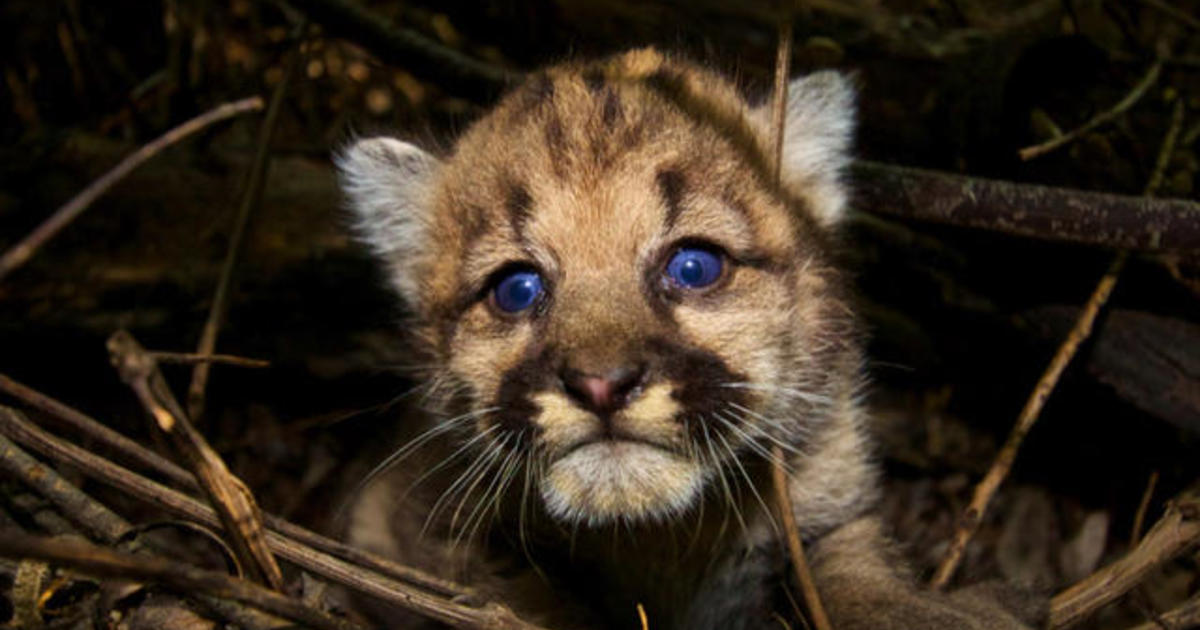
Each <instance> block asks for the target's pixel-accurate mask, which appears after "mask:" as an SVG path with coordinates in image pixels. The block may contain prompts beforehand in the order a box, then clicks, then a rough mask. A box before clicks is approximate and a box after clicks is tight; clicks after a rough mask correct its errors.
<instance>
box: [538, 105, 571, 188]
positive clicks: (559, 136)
mask: <svg viewBox="0 0 1200 630" xmlns="http://www.w3.org/2000/svg"><path fill="white" fill-rule="evenodd" d="M542 131H543V136H544V137H545V139H546V151H547V153H548V154H549V158H550V169H551V170H552V171H554V175H555V177H557V178H559V179H565V178H566V176H567V169H568V168H569V164H568V161H569V159H570V155H569V153H568V150H569V147H568V146H567V131H566V129H565V128H563V122H562V119H561V118H559V116H558V113H557V112H551V113H550V115H549V116H548V117H547V120H546V125H545V127H544V128H543V130H542Z"/></svg>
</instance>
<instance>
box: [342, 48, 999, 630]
mask: <svg viewBox="0 0 1200 630" xmlns="http://www.w3.org/2000/svg"><path fill="white" fill-rule="evenodd" d="M789 93H790V97H789V100H788V104H787V106H788V111H787V127H786V128H787V133H786V136H785V139H784V157H783V160H782V168H781V170H782V177H781V179H782V185H778V184H776V183H775V182H774V181H772V178H771V176H770V169H769V168H768V165H769V162H770V160H769V159H768V157H767V155H768V153H767V151H768V146H769V144H770V142H769V136H770V133H769V129H768V121H769V120H770V116H769V114H768V112H767V111H765V109H764V108H754V107H751V106H749V105H748V104H747V102H746V101H745V100H744V99H743V98H742V97H741V95H740V94H739V93H738V92H737V90H736V89H735V88H734V87H733V86H732V85H731V84H730V83H728V82H727V81H725V80H724V79H722V78H721V77H719V76H718V75H716V74H714V73H712V72H710V71H709V70H707V69H704V68H701V67H698V66H695V65H693V64H690V63H687V62H684V61H682V60H678V59H673V58H670V57H667V56H664V55H662V54H660V53H658V52H656V51H653V50H637V51H632V52H629V53H626V54H623V55H619V56H616V57H613V58H610V59H607V60H603V61H599V62H592V63H574V64H567V65H563V66H558V67H553V68H550V69H548V70H546V71H544V72H542V73H539V74H537V75H535V76H533V77H531V78H530V79H528V80H527V81H526V83H525V84H524V85H523V86H521V87H519V88H517V89H515V90H514V91H513V92H512V93H510V94H509V95H507V96H506V97H505V98H504V99H503V100H502V101H501V102H500V103H499V104H498V105H497V106H496V107H495V109H494V110H493V111H492V112H491V113H490V114H488V115H487V116H485V117H484V118H482V119H481V120H479V121H478V122H477V123H475V124H474V125H473V126H472V127H471V128H470V129H469V130H468V131H467V132H466V133H465V135H464V136H463V137H462V138H460V139H459V141H458V142H457V144H456V145H455V147H454V150H453V152H452V153H451V154H449V155H446V156H443V157H442V158H440V159H439V158H435V157H433V156H431V155H430V154H428V153H426V152H425V151H423V150H421V149H420V148H417V147H415V146H414V145H411V144H408V143H405V142H402V141H399V140H395V139H391V138H367V139H363V140H360V141H358V142H356V143H355V144H353V145H352V146H351V147H350V148H348V149H347V150H346V151H345V152H343V153H342V154H341V156H340V157H339V160H338V165H339V168H340V171H341V174H342V181H343V183H344V188H345V191H346V193H347V197H348V198H349V202H350V207H351V209H352V210H354V212H355V214H356V216H357V224H356V225H357V230H358V233H359V234H360V236H361V237H362V238H363V240H365V241H366V242H367V244H369V245H370V246H371V247H372V249H373V250H374V251H375V252H376V253H377V255H378V256H379V257H380V258H381V260H382V262H383V264H384V265H385V267H386V269H387V271H388V274H389V277H390V278H391V280H392V284H393V285H394V287H395V288H396V289H397V290H398V291H399V292H400V294H401V295H402V296H403V297H404V298H405V300H406V301H407V303H408V304H409V305H410V307H411V308H412V310H413V312H414V321H413V326H414V328H415V329H416V331H417V335H418V337H419V339H421V340H422V341H423V343H424V345H423V347H424V350H425V351H426V352H427V353H428V357H427V360H426V363H427V365H429V366H430V367H429V374H428V377H429V382H430V383H431V386H430V393H429V396H428V402H429V407H430V408H431V409H430V411H431V415H432V417H433V424H432V425H431V427H430V428H429V429H428V430H427V432H426V433H424V434H421V435H420V436H417V437H415V438H413V439H412V441H411V442H410V445H409V446H407V447H403V448H402V449H401V450H399V451H397V453H396V456H395V457H393V458H391V460H390V461H389V462H388V464H387V465H386V466H384V467H383V468H382V469H381V470H383V471H385V472H383V473H381V474H379V475H377V476H376V477H374V478H373V479H372V483H371V485H370V486H369V487H368V488H367V490H366V492H365V493H364V494H363V497H362V499H360V500H359V501H358V502H357V503H356V505H355V508H354V511H353V514H352V528H351V532H350V534H351V538H352V539H353V540H356V541H358V542H361V543H363V544H365V545H368V546H371V547H373V548H375V549H377V550H380V551H382V552H386V553H389V554H390V555H393V556H396V557H399V558H400V559H402V560H404V561H406V562H410V563H413V564H417V565H421V566H423V567H424V568H426V569H428V570H433V571H436V572H440V573H444V574H449V575H452V576H453V577H455V578H457V579H460V580H464V581H467V582H470V583H472V584H474V585H476V586H477V587H478V588H480V590H482V591H484V592H485V593H490V594H493V595H495V596H496V597H499V598H501V599H503V600H505V601H507V602H509V603H510V604H512V605H514V606H515V607H516V608H517V609H518V610H519V611H520V612H522V613H523V614H526V615H529V616H531V617H532V618H535V619H538V620H541V621H543V622H545V623H548V624H551V625H553V626H554V627H562V628H567V627H610V626H614V627H629V626H631V625H632V624H633V620H634V619H635V617H634V610H635V604H638V603H641V604H643V605H644V606H645V607H646V609H647V610H648V611H649V614H650V617H651V619H652V620H654V621H652V625H654V626H655V627H661V628H672V627H674V628H738V627H747V628H750V627H765V626H768V625H774V623H775V622H774V621H773V620H772V619H773V618H772V616H771V614H770V611H771V610H772V609H773V608H779V601H782V600H778V596H779V590H778V588H777V586H778V585H779V584H780V580H779V571H780V570H781V567H782V566H783V563H782V557H783V556H782V555H781V554H780V552H779V548H778V544H777V543H776V539H777V536H776V532H775V531H774V522H773V520H772V518H771V515H770V511H769V510H768V509H767V506H766V503H765V497H767V496H769V487H768V484H767V479H768V475H767V471H768V467H769V465H770V463H771V460H772V459H773V455H772V449H776V448H778V449H779V450H780V451H781V452H783V453H784V455H783V457H784V461H783V462H782V463H783V464H784V465H785V467H786V468H787V470H788V471H789V474H790V492H791V495H792V498H793V501H794V503H795V508H796V517H797V521H798V522H799V523H800V527H801V530H802V532H803V535H804V536H805V537H806V538H807V539H808V540H810V541H813V542H814V544H815V545H816V549H817V550H818V551H820V552H822V553H824V554H825V555H821V556H818V557H820V558H823V557H827V556H829V555H831V554H836V553H840V550H842V549H844V548H851V549H858V550H860V551H861V553H860V556H859V557H862V558H871V557H875V555H877V554H878V553H882V551H881V550H882V549H883V548H884V547H885V546H886V545H885V543H884V542H883V539H882V538H881V537H880V536H878V535H877V534H876V533H874V529H872V527H871V526H870V522H871V518H872V517H870V516H869V514H870V511H871V509H872V508H873V507H874V503H875V500H876V495H877V483H876V470H875V466H874V465H873V464H872V462H871V461H870V447H869V443H868V438H867V436H866V435H865V432H864V423H863V421H862V418H863V414H862V411H861V410H860V406H859V402H858V398H859V392H860V376H859V374H860V358H859V353H858V350H857V346H856V343H855V337H856V335H855V333H854V326H853V320H852V317H851V315H850V313H849V311H848V309H847V307H846V303H845V301H844V300H843V292H844V289H843V286H842V283H843V280H842V278H841V276H840V275H839V274H838V273H837V271H836V269H835V268H834V265H833V262H832V258H831V254H830V243H831V241H832V240H833V238H832V237H833V231H834V229H835V227H836V225H837V224H838V222H839V221H840V219H841V218H842V216H843V215H844V212H845V205H846V193H845V187H844V185H843V183H842V171H843V169H844V167H845V165H846V163H847V160H848V157H847V156H848V149H849V144H850V139H851V135H852V131H853V127H854V123H853V100H854V98H853V90H852V88H851V87H850V85H849V83H848V82H847V80H846V79H845V78H843V77H842V76H840V75H838V74H836V73H831V72H822V73H817V74H814V75H810V76H808V77H804V78H801V79H797V80H795V81H794V82H793V83H792V84H791V86H790V89H789ZM681 246H697V247H704V248H707V249H708V250H710V251H715V252H719V254H720V255H721V257H722V258H723V260H724V262H725V265H724V271H723V273H722V275H721V277H720V278H719V279H718V280H717V281H716V282H715V283H713V284H712V285H711V286H708V287H705V288H703V289H695V290H693V289H682V288H680V287H679V286H677V285H675V284H672V283H671V282H669V281H668V280H667V279H666V277H665V275H664V273H665V272H664V269H665V265H666V262H667V260H669V258H670V256H671V255H672V254H673V253H675V252H676V251H678V250H679V248H680V247H681ZM514 268H522V269H529V270H535V271H537V272H538V273H539V274H540V275H541V277H542V279H543V283H544V287H545V292H544V294H543V295H542V297H541V298H540V299H539V301H538V302H537V303H536V304H535V305H534V306H532V307H531V308H530V309H528V310H527V311H523V312H520V313H515V314H514V313H506V312H504V311H502V310H501V309H499V308H498V307H497V306H496V304H495V303H494V301H493V299H492V297H491V290H492V289H493V288H494V285H495V283H496V280H497V278H498V277H500V276H501V275H502V274H504V273H505V272H506V271H508V270H512V269H514ZM605 374H622V375H624V376H622V379H623V380H621V383H622V385H621V389H620V391H619V392H618V394H619V396H620V400H619V402H618V403H615V404H608V399H607V398H605V404H604V405H595V404H589V399H588V398H587V397H586V396H581V395H580V393H579V388H578V386H573V385H572V383H574V382H575V381H574V380H573V379H576V378H577V377H578V376H579V375H585V376H586V375H592V376H593V377H594V375H605ZM614 378H615V377H614ZM614 382H615V381H614ZM618 394H614V395H618ZM856 523H858V525H854V524H856ZM864 523H865V524H864ZM851 526H853V527H859V528H860V529H862V531H863V532H864V534H863V535H862V536H859V537H857V538H854V539H852V540H850V541H848V543H849V544H848V546H847V545H846V544H841V545H838V546H837V547H836V549H837V551H835V550H826V547H825V546H823V541H826V540H839V539H837V538H836V536H837V535H838V533H839V532H841V531H843V530H845V528H846V527H851ZM418 532H423V533H424V535H425V537H426V538H425V542H421V543H418V542H416V541H415V540H413V538H414V537H415V536H416V534H417V533H418ZM418 548H420V551H418V550H417V549H418ZM864 562H866V563H867V564H870V562H867V561H865V560H864ZM822 566H824V565H822ZM864 566H866V565H864ZM877 570H883V571H884V573H885V575H883V577H882V578H880V580H881V581H880V582H879V583H880V584H886V585H887V588H885V589H884V591H883V594H882V595H879V596H878V597H877V598H876V599H879V600H880V601H883V600H888V601H895V602H897V605H903V606H907V607H909V608H911V607H912V605H913V604H912V603H911V602H910V601H909V600H913V601H924V599H921V598H919V597H918V596H916V595H915V594H914V593H915V592H914V591H912V590H911V589H908V588H905V587H902V586H898V585H901V584H903V581H902V580H900V579H899V578H897V577H895V576H894V575H892V572H891V570H890V569H887V568H886V567H884V568H883V569H879V567H877V566H875V565H874V564H871V565H870V566H869V567H868V568H867V571H868V573H870V572H871V571H877ZM885 578H886V579H885ZM830 583H831V584H832V583H834V582H832V581H831V582H830ZM863 583H867V582H863ZM855 588H858V586H857V585H856V584H855V583H853V581H851V582H850V583H849V585H848V586H845V587H841V586H839V587H838V590H839V592H841V591H847V590H849V591H853V590H854V589H855ZM580 589H583V590H580ZM831 595H832V596H833V598H834V599H835V600H837V601H838V602H841V601H843V599H844V598H839V597H838V593H831ZM932 597H933V596H928V597H926V598H925V599H929V598H932ZM889 598H890V599H889ZM905 598H908V599H905ZM564 601H569V602H571V604H570V605H564V604H563V603H562V602H564ZM931 605H932V604H931ZM939 605H941V604H939ZM833 608H834V610H836V611H837V614H838V615H839V621H840V623H839V624H838V627H839V628H840V629H844V628H852V627H872V628H891V627H895V628H901V627H903V628H916V627H922V628H924V627H951V626H931V625H920V624H916V625H914V624H911V623H910V624H908V625H904V624H899V625H897V624H892V625H878V624H876V625H871V623H870V622H869V621H867V622H864V624H865V625H862V624H860V625H855V623H856V622H855V619H856V618H858V617H856V615H857V616H861V611H859V612H855V609H854V607H853V606H850V607H849V608H846V607H844V606H840V605H839V606H835V607H833ZM779 609H780V610H786V609H785V608H779ZM950 610H952V609H950ZM939 614H941V613H939ZM947 614H950V613H947ZM862 618H863V619H868V620H869V619H871V617H869V616H867V617H862ZM912 618H913V619H918V620H919V619H921V618H922V617H921V616H920V614H915V615H913V616H912ZM952 618H955V619H959V620H960V621H961V620H962V619H963V617H961V615H960V616H959V617H952ZM1005 623H1010V622H1005ZM952 627H972V626H970V625H969V624H968V625H955V626H952ZM976 627H980V628H1013V627H1018V626H1016V625H1003V624H999V625H987V624H982V625H977V626H976Z"/></svg>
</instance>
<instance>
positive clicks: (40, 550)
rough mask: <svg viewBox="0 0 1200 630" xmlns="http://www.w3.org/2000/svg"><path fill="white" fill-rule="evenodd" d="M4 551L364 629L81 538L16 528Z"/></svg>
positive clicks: (334, 628)
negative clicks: (54, 536) (26, 532)
mask: <svg viewBox="0 0 1200 630" xmlns="http://www.w3.org/2000/svg"><path fill="white" fill-rule="evenodd" d="M0 555H3V556H5V557H8V558H21V559H33V560H42V561H45V562H53V563H55V564H59V565H61V566H64V567H70V568H72V569H75V570H78V571H81V572H83V573H87V574H89V575H93V576H96V577H113V578H120V579H125V580H130V579H132V580H145V581H154V582H159V583H162V584H166V585H169V586H172V587H175V588H178V589H184V590H189V591H199V592H201V593H205V594H208V595H213V596H216V597H222V598H226V599H232V600H235V601H239V602H242V603H245V604H250V605H252V606H255V607H256V608H261V609H262V610H265V611H268V612H272V613H275V614H277V615H279V616H281V617H284V618H287V619H291V620H293V621H296V622H298V623H301V624H304V625H305V626H311V627H313V628H321V629H322V630H361V627H360V626H358V625H356V624H353V623H351V622H349V621H347V620H345V619H339V618H337V617H333V616H331V615H329V614H328V613H324V612H321V611H319V610H317V609H315V608H312V607H310V606H308V605H306V604H304V603H303V602H301V601H299V600H296V599H292V598H291V597H286V596H284V595H280V594H279V593H276V592H274V591H271V590H268V589H266V588H263V587H261V586H259V585H257V584H253V583H251V582H247V581H245V580H240V579H237V578H234V577H230V576H228V575H226V574H224V573H218V572H216V571H206V570H202V569H196V568H193V567H190V566H187V565H186V564H181V563H179V562H172V561H169V560H164V559H161V558H152V557H146V556H134V555H130V554H124V553H117V552H115V551H112V550H109V549H105V548H103V547H97V546H95V545H91V544H87V543H84V542H81V541H78V540H70V539H64V538H46V537H41V536H30V535H28V534H25V533H19V532H11V531H10V532H5V534H4V536H0Z"/></svg>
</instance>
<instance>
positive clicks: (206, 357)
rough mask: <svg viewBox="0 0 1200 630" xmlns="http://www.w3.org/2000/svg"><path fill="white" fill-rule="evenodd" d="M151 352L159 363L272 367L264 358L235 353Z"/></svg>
mask: <svg viewBox="0 0 1200 630" xmlns="http://www.w3.org/2000/svg"><path fill="white" fill-rule="evenodd" d="M147 354H149V355H150V356H151V357H153V358H154V360H155V361H158V362H159V363H175V364H177V365H198V364H201V363H220V364H222V365H233V366H237V367H244V368H268V367H271V362H270V361H264V360H262V359H251V358H249V357H239V356H237V355H233V354H198V353H193V352H158V351H154V350H152V351H150V352H148V353H147Z"/></svg>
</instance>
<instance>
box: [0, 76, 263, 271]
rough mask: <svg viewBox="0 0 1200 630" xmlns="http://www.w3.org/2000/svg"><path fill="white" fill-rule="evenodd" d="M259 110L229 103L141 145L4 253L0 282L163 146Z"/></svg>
mask: <svg viewBox="0 0 1200 630" xmlns="http://www.w3.org/2000/svg"><path fill="white" fill-rule="evenodd" d="M262 107H263V101H262V99H261V98H259V97H257V96H252V97H250V98H245V99H242V100H240V101H234V102H232V103H225V104H224V105H220V106H218V107H216V108H214V109H211V110H209V111H207V112H205V113H203V114H201V115H199V116H197V117H195V118H193V119H191V120H189V121H187V122H185V123H183V124H182V125H179V126H178V127H175V128H174V129H172V130H170V131H168V132H167V133H164V134H163V135H161V136H159V137H158V138H156V139H154V140H153V141H151V142H149V143H147V144H145V145H143V146H142V147H141V148H140V149H138V150H137V151H134V152H133V153H131V154H130V155H129V156H128V157H126V158H125V159H123V160H121V162H120V163H119V164H117V165H116V166H115V167H113V169H112V170H110V171H109V172H107V173H105V174H104V175H101V176H100V178H99V179H97V180H96V181H94V182H92V183H91V184H90V185H88V187H87V188H85V189H83V191H82V192H80V193H79V194H77V195H75V196H74V197H72V198H71V200H70V201H68V202H67V203H65V204H63V205H62V206H60V207H59V209H58V210H56V211H55V212H54V214H53V215H51V216H50V218H49V219H46V220H45V221H44V222H43V223H42V224H41V225H39V226H38V227H37V228H36V229H34V230H33V232H30V233H29V235H28V236H26V237H25V238H24V239H22V240H21V242H19V243H17V244H16V245H14V246H13V247H12V248H11V249H9V250H8V251H7V252H5V253H4V256H2V257H0V280H3V279H4V277H5V276H7V275H8V274H9V273H11V272H12V271H13V270H14V269H16V268H17V267H20V266H21V265H23V264H24V263H25V261H27V260H29V259H30V257H32V256H33V254H34V253H35V252H37V250H38V249H39V248H40V247H41V246H42V245H45V244H46V241H49V240H50V239H51V238H53V237H54V236H55V235H56V234H58V232H59V231H60V230H62V229H63V228H64V227H66V226H67V224H69V223H70V222H71V221H74V220H75V218H76V217H78V216H79V215H80V214H81V213H82V212H83V211H84V210H86V209H87V208H88V206H90V205H91V204H92V202H94V201H95V200H96V199H97V198H98V197H100V195H103V194H104V193H105V192H107V191H108V189H109V188H112V186H113V185H114V184H116V183H117V182H119V181H121V179H123V178H124V177H125V176H126V175H128V174H129V173H130V172H131V171H133V169H135V168H137V167H138V166H141V165H142V163H143V162H145V161H146V160H148V159H150V158H152V157H154V156H155V155H157V154H158V153H159V152H160V151H162V150H163V149H165V148H166V147H169V146H171V145H172V144H175V143H177V142H179V141H180V140H183V139H184V138H186V137H188V136H190V135H192V134H194V133H196V132H197V131H200V130H201V129H204V128H205V127H207V126H209V125H212V124H213V123H216V122H219V121H222V120H225V119H226V118H232V117H233V116H237V115H238V114H243V113H246V112H252V111H258V110H260V109H262Z"/></svg>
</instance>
